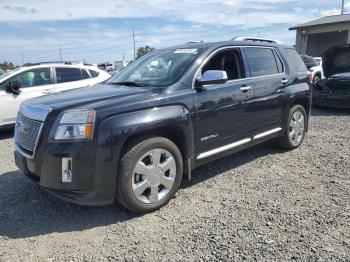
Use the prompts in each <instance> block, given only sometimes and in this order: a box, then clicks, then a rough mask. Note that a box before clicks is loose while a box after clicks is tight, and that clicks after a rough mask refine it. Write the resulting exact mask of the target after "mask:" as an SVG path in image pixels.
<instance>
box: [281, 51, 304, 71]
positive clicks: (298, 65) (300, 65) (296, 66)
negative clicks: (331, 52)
mask: <svg viewBox="0 0 350 262" xmlns="http://www.w3.org/2000/svg"><path fill="white" fill-rule="evenodd" d="M285 54H286V56H287V58H288V64H289V66H290V67H291V70H292V71H293V72H306V70H307V69H306V66H305V64H304V62H303V60H301V58H300V56H299V54H298V53H297V51H295V49H292V48H286V49H285Z"/></svg>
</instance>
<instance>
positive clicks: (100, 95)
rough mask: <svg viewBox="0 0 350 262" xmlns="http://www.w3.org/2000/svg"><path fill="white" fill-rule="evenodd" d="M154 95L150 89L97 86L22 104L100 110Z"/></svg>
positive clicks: (35, 99) (60, 93) (42, 97)
mask: <svg viewBox="0 0 350 262" xmlns="http://www.w3.org/2000/svg"><path fill="white" fill-rule="evenodd" d="M152 94H154V89H152V88H147V89H146V88H139V87H128V86H119V85H106V84H98V85H93V86H90V87H83V88H77V89H73V90H69V91H64V92H59V93H54V94H52V95H47V96H41V97H38V98H34V99H31V100H28V101H26V102H24V103H26V104H28V105H30V104H32V105H40V106H41V107H43V108H52V109H69V108H91V109H102V108H104V107H108V106H110V105H111V104H112V105H114V106H121V105H123V104H125V103H127V102H129V103H130V101H131V100H132V101H142V100H144V99H145V98H146V97H147V96H149V95H152Z"/></svg>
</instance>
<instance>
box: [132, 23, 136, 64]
mask: <svg viewBox="0 0 350 262" xmlns="http://www.w3.org/2000/svg"><path fill="white" fill-rule="evenodd" d="M132 41H133V43H134V61H135V59H136V46H135V30H134V28H133V29H132Z"/></svg>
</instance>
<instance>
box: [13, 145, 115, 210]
mask: <svg viewBox="0 0 350 262" xmlns="http://www.w3.org/2000/svg"><path fill="white" fill-rule="evenodd" d="M97 151H98V150H96V149H94V148H92V146H91V145H90V146H86V145H79V144H74V145H72V144H71V145H67V144H66V145H64V144H48V145H47V146H46V148H45V150H44V151H43V152H39V153H38V155H36V156H35V158H34V159H29V158H26V157H25V156H23V155H22V154H21V153H20V152H18V151H15V153H14V154H15V162H16V165H17V167H18V169H19V170H20V171H21V173H23V174H24V175H26V176H27V177H29V178H30V179H32V180H34V181H36V182H37V183H39V185H40V186H42V187H43V188H44V189H45V190H47V191H48V192H49V193H51V194H53V195H54V196H56V197H58V198H60V199H62V200H64V201H67V202H71V203H74V204H80V205H88V206H100V205H108V204H112V203H113V202H114V198H115V197H114V196H115V180H116V179H115V178H116V168H115V167H116V165H114V164H113V161H112V159H111V158H110V157H109V154H108V152H107V151H104V150H101V151H98V152H97ZM106 154H107V155H106ZM63 158H71V159H72V163H73V165H72V181H71V182H64V180H63V178H62V159H63ZM113 167H114V168H113Z"/></svg>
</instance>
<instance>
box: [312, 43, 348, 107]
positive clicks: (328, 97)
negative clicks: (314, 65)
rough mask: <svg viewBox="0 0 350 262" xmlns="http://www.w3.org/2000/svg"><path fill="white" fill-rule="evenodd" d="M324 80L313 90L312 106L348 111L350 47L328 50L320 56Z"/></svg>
mask: <svg viewBox="0 0 350 262" xmlns="http://www.w3.org/2000/svg"><path fill="white" fill-rule="evenodd" d="M322 61H323V65H322V67H323V72H324V76H325V79H322V80H321V81H318V82H317V83H316V84H315V86H314V90H313V104H314V105H318V106H325V107H337V108H349V109H350V45H349V44H347V45H340V46H334V47H331V48H329V49H328V50H327V51H326V52H324V53H323V54H322Z"/></svg>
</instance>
